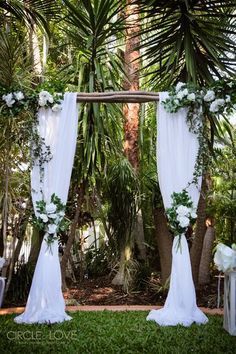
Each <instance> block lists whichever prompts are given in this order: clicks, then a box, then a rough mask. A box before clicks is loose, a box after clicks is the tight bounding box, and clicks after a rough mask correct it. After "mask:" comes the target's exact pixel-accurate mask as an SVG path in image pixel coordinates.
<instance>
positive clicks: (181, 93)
mask: <svg viewBox="0 0 236 354" xmlns="http://www.w3.org/2000/svg"><path fill="white" fill-rule="evenodd" d="M187 95H188V89H184V90H183V91H179V92H178V93H177V98H178V99H180V100H182V98H184V97H185V96H187Z"/></svg>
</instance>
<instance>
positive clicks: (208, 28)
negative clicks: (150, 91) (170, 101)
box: [135, 0, 236, 90]
mask: <svg viewBox="0 0 236 354" xmlns="http://www.w3.org/2000/svg"><path fill="white" fill-rule="evenodd" d="M135 2H136V3H138V4H139V6H140V10H139V11H140V12H142V13H143V14H144V15H143V16H144V19H145V22H144V23H145V24H144V28H143V30H142V35H143V43H142V48H143V50H144V54H143V58H144V59H145V63H144V67H145V69H146V70H147V69H148V72H147V73H148V74H149V77H150V82H151V86H152V87H158V90H160V89H161V88H165V89H166V88H168V87H169V86H170V85H172V84H174V83H176V82H177V81H179V80H181V81H185V82H193V83H195V84H197V83H198V84H200V85H204V84H205V83H208V84H209V83H211V82H213V81H214V80H215V79H220V78H222V77H224V76H225V75H234V74H235V69H234V65H235V55H234V54H235V40H234V36H235V20H236V17H235V1H234V0H222V1H218V0H211V1H208V0H205V1H195V0H168V1H165V0H163V1H162V0H148V1H146V0H136V1H135Z"/></svg>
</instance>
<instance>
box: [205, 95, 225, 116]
mask: <svg viewBox="0 0 236 354" xmlns="http://www.w3.org/2000/svg"><path fill="white" fill-rule="evenodd" d="M224 104H225V100H224V99H223V98H218V99H216V100H215V101H213V102H212V103H211V105H210V108H209V110H210V112H213V113H214V112H218V111H219V108H220V107H222V106H224Z"/></svg>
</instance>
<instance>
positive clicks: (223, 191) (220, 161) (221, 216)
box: [208, 128, 236, 246]
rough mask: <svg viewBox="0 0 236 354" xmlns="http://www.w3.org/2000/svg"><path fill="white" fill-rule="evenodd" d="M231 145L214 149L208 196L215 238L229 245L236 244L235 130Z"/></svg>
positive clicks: (233, 130)
mask: <svg viewBox="0 0 236 354" xmlns="http://www.w3.org/2000/svg"><path fill="white" fill-rule="evenodd" d="M231 134H232V135H233V142H232V144H231V145H230V144H228V146H222V147H221V148H217V149H215V157H216V158H215V160H214V164H213V166H212V182H213V183H212V184H213V185H212V189H211V192H210V194H209V196H208V212H209V214H210V215H212V216H214V218H215V223H216V224H215V228H216V236H217V239H218V240H219V241H222V242H223V243H226V244H227V245H229V246H230V245H231V244H232V243H234V242H236V238H235V232H236V217H235V216H236V150H235V142H236V140H235V136H236V133H235V128H233V129H232V132H231ZM225 135H226V134H225Z"/></svg>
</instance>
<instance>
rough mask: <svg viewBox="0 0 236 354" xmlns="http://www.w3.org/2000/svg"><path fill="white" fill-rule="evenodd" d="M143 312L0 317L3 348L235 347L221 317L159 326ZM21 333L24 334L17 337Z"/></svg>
mask: <svg viewBox="0 0 236 354" xmlns="http://www.w3.org/2000/svg"><path fill="white" fill-rule="evenodd" d="M147 314H148V313H147V312H146V311H135V312H134V311H128V312H110V311H104V312H84V311H81V312H80V311H78V312H77V313H73V314H72V317H73V320H72V321H68V322H64V323H62V324H56V325H21V326H19V325H18V324H16V323H14V322H13V318H14V316H9V315H8V316H1V317H0V331H1V352H2V353H3V354H7V353H9V354H10V353H11V354H13V353H17V354H18V353H19V352H22V353H23V352H24V353H26V354H27V353H38V354H41V353H51V352H52V348H53V351H54V352H55V353H65V352H66V353H70V354H77V353H93V354H101V353H104V354H106V353H109V354H110V353H134V354H136V353H157V354H163V353H171V354H180V353H182V354H189V353H194V354H202V353H204V354H220V353H227V354H233V353H234V352H235V338H234V337H233V336H230V335H229V334H228V333H227V332H225V330H224V329H223V328H222V326H223V318H222V317H220V316H209V323H207V324H206V325H196V324H194V325H192V326H191V327H189V328H186V327H183V326H175V327H159V326H157V324H156V323H154V322H148V321H146V316H147ZM10 331H11V332H10ZM9 332H10V333H9ZM37 332H38V333H39V334H38V336H39V339H38V340H36V335H37V334H36V333H37ZM24 334H25V337H27V338H26V339H22V338H21V337H19V336H20V335H22V336H24ZM7 337H9V338H10V340H9V339H8V338H7ZM23 338H24V337H23Z"/></svg>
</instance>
